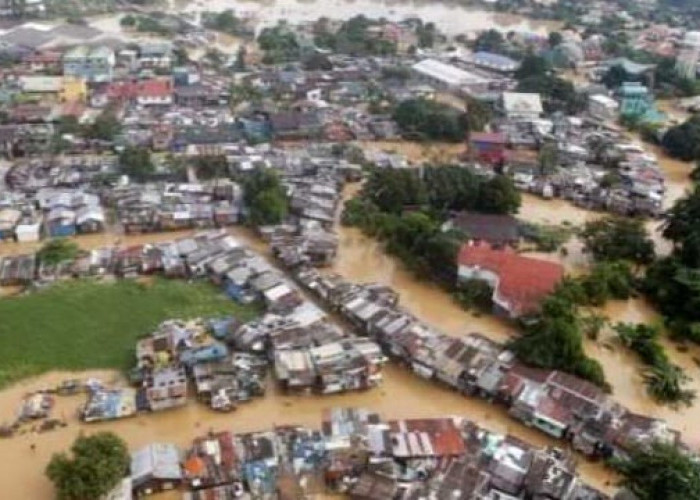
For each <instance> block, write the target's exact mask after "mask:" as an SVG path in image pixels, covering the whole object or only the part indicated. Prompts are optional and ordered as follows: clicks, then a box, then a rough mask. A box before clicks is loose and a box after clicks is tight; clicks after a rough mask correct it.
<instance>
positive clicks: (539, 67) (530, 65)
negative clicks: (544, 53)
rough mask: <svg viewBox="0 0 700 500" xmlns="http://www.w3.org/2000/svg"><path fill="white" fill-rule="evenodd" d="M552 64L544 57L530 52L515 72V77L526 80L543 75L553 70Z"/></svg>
mask: <svg viewBox="0 0 700 500" xmlns="http://www.w3.org/2000/svg"><path fill="white" fill-rule="evenodd" d="M551 69H552V68H551V66H550V65H549V63H548V62H547V60H546V59H545V58H544V57H541V56H537V55H534V54H528V55H527V56H525V58H524V59H523V60H522V62H521V63H520V67H519V68H518V70H517V71H516V72H515V78H516V79H518V80H524V79H526V78H531V77H542V76H545V75H547V74H548V73H549V72H550V71H551Z"/></svg>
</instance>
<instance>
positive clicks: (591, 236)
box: [580, 217, 654, 264]
mask: <svg viewBox="0 0 700 500" xmlns="http://www.w3.org/2000/svg"><path fill="white" fill-rule="evenodd" d="M580 237H581V239H582V240H583V244H584V248H585V249H586V251H587V252H589V253H590V254H591V255H593V258H594V259H596V260H608V261H615V260H628V261H631V262H634V263H637V264H649V263H651V261H652V260H653V259H654V243H653V242H652V241H651V239H650V238H649V235H648V234H647V231H646V229H645V228H644V225H643V224H642V222H641V221H640V220H637V219H627V218H622V217H606V218H603V219H598V220H595V221H591V222H587V223H586V225H585V226H584V228H583V231H581V234H580Z"/></svg>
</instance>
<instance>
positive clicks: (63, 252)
mask: <svg viewBox="0 0 700 500" xmlns="http://www.w3.org/2000/svg"><path fill="white" fill-rule="evenodd" d="M79 251H80V249H79V248H78V245H77V244H76V243H75V242H74V241H70V240H66V239H55V240H49V241H47V242H46V243H44V245H43V246H42V247H41V249H40V250H39V251H38V252H37V255H36V256H37V258H38V259H39V261H40V262H42V263H43V264H47V265H55V264H59V263H61V262H66V261H72V260H75V258H76V257H77V256H78V252H79Z"/></svg>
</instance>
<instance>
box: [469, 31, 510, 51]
mask: <svg viewBox="0 0 700 500" xmlns="http://www.w3.org/2000/svg"><path fill="white" fill-rule="evenodd" d="M505 42H506V41H505V39H504V38H503V34H502V33H501V32H500V31H498V30H495V29H490V30H486V31H482V32H481V33H479V35H478V36H477V37H476V41H475V42H474V48H475V50H482V51H485V52H501V51H502V50H503V48H504V46H505Z"/></svg>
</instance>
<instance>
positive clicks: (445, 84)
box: [413, 59, 489, 91]
mask: <svg viewBox="0 0 700 500" xmlns="http://www.w3.org/2000/svg"><path fill="white" fill-rule="evenodd" d="M413 71H414V72H415V73H417V74H418V75H419V76H420V78H421V79H422V80H424V81H427V82H428V83H430V84H431V85H434V86H436V87H438V88H441V89H444V90H460V89H464V90H471V91H477V90H486V89H487V88H488V83H489V80H487V79H486V78H484V77H482V76H479V75H475V74H474V73H470V72H468V71H464V70H463V69H461V68H458V67H456V66H453V65H451V64H446V63H443V62H441V61H438V60H436V59H425V60H423V61H420V62H418V63H416V64H414V65H413Z"/></svg>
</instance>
